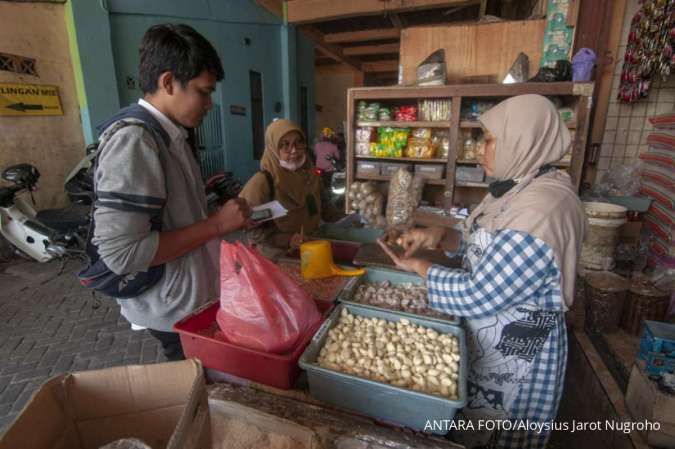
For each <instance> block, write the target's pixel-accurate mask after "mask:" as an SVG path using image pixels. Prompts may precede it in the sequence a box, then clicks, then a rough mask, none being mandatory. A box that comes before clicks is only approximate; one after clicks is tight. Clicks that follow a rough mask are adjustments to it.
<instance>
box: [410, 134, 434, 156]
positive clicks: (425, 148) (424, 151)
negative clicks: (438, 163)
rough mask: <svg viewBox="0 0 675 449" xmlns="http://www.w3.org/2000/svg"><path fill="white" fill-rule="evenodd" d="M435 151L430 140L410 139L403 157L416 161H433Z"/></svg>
mask: <svg viewBox="0 0 675 449" xmlns="http://www.w3.org/2000/svg"><path fill="white" fill-rule="evenodd" d="M435 153H436V151H435V149H434V147H433V146H432V144H431V139H424V138H417V137H411V138H410V139H408V146H407V147H406V149H405V156H406V157H410V158H418V159H433V157H434V156H435Z"/></svg>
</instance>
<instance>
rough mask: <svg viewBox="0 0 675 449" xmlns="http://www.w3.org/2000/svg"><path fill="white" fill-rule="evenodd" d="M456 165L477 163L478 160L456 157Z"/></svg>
mask: <svg viewBox="0 0 675 449" xmlns="http://www.w3.org/2000/svg"><path fill="white" fill-rule="evenodd" d="M455 163H456V164H457V165H478V164H480V162H478V161H477V160H475V159H457V161H456V162H455Z"/></svg>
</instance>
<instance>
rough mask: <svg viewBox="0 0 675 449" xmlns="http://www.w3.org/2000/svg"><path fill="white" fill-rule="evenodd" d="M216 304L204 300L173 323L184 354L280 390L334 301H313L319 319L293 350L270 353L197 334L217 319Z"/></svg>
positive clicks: (288, 385)
mask: <svg viewBox="0 0 675 449" xmlns="http://www.w3.org/2000/svg"><path fill="white" fill-rule="evenodd" d="M219 305H220V303H219V302H218V301H214V302H212V303H210V304H207V305H205V306H203V307H202V308H201V309H198V310H196V311H195V312H194V313H192V314H191V315H190V316H188V317H186V318H183V319H182V320H181V321H179V322H178V323H176V324H175V325H174V327H173V328H174V330H175V331H176V332H178V334H179V335H180V341H181V344H182V345H183V352H184V353H185V356H186V357H194V358H197V359H199V360H200V361H201V362H202V364H203V365H204V366H205V367H207V368H211V369H215V370H218V371H222V372H225V373H229V374H233V375H235V376H238V377H243V378H245V379H249V380H252V381H254V382H258V383H261V384H265V385H270V386H272V387H276V388H280V389H283V390H288V389H290V388H291V387H293V384H294V383H295V380H296V379H297V378H298V376H299V375H300V367H299V366H298V360H299V359H300V356H301V355H302V353H303V351H304V350H305V348H306V347H307V345H308V344H309V342H310V341H311V339H312V337H313V336H314V333H315V332H316V331H317V329H318V328H319V327H320V326H321V323H323V321H324V320H325V319H326V317H327V316H328V315H329V314H330V311H331V310H333V307H334V304H333V303H329V302H325V301H316V305H317V307H318V309H319V312H321V315H322V318H321V321H320V322H319V323H317V324H316V325H315V326H314V327H313V328H311V329H310V330H309V332H307V335H305V336H304V337H303V338H302V339H301V340H300V343H299V344H298V346H297V347H296V348H295V349H294V350H293V351H292V352H290V353H287V354H270V353H267V352H261V351H256V350H254V349H248V348H244V347H242V346H237V345H235V344H232V343H228V342H225V341H222V340H217V339H215V338H212V337H208V336H206V335H201V334H199V332H200V331H203V330H204V329H207V328H209V327H210V326H211V325H213V323H214V322H215V321H216V312H217V311H218V307H219Z"/></svg>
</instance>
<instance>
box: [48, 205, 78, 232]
mask: <svg viewBox="0 0 675 449" xmlns="http://www.w3.org/2000/svg"><path fill="white" fill-rule="evenodd" d="M90 212H91V207H90V206H85V205H82V204H71V205H70V206H68V207H64V208H62V209H44V210H41V211H38V213H37V215H36V216H35V218H36V219H37V220H38V221H40V222H41V223H42V224H44V225H45V226H48V227H49V228H51V229H54V230H56V231H59V232H66V231H69V230H72V229H76V228H78V227H80V226H85V225H87V224H88V223H89V213H90Z"/></svg>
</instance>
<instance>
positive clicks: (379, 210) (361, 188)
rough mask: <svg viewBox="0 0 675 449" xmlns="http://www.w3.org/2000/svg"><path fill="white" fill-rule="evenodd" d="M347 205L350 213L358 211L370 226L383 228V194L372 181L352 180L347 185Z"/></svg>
mask: <svg viewBox="0 0 675 449" xmlns="http://www.w3.org/2000/svg"><path fill="white" fill-rule="evenodd" d="M348 195H349V205H350V210H351V212H352V213H358V214H360V215H361V217H363V219H364V220H365V221H366V222H367V223H368V224H369V225H371V226H374V227H377V228H384V227H386V225H387V219H386V218H385V217H384V195H382V194H381V193H380V192H378V191H377V187H376V185H375V184H374V183H372V182H353V183H352V185H351V186H349V193H348Z"/></svg>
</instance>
